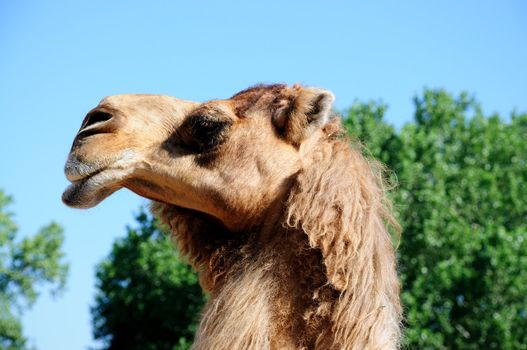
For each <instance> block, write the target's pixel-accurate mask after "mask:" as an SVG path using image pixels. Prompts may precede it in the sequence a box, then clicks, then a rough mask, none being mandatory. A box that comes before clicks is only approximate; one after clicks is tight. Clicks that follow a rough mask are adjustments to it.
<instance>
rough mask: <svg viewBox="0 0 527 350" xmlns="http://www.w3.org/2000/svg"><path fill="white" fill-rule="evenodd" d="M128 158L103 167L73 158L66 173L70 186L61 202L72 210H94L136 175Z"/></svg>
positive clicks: (67, 163) (67, 164) (65, 169)
mask: <svg viewBox="0 0 527 350" xmlns="http://www.w3.org/2000/svg"><path fill="white" fill-rule="evenodd" d="M125 154H126V153H125ZM127 155H128V156H129V154H127ZM129 158H130V157H121V158H120V159H118V160H117V161H113V162H110V164H104V165H103V164H98V163H95V164H90V163H84V162H82V161H79V160H78V159H77V158H76V157H75V156H73V155H70V156H69V157H68V161H67V162H66V166H65V167H64V173H65V175H66V178H67V179H68V180H69V181H70V182H71V184H70V185H69V186H68V187H66V189H65V190H64V193H63V194H62V202H63V203H64V204H66V205H67V206H69V207H72V208H80V209H87V208H92V207H95V206H96V205H97V204H99V203H100V202H102V201H103V200H104V199H105V198H106V197H108V196H110V195H111V194H112V193H114V192H115V191H117V190H119V189H120V188H122V187H123V185H122V183H123V181H124V180H126V179H127V178H128V177H129V176H130V174H131V173H132V171H133V167H132V166H131V164H130V161H129V160H130V159H129Z"/></svg>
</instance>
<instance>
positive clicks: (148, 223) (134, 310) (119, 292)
mask: <svg viewBox="0 0 527 350" xmlns="http://www.w3.org/2000/svg"><path fill="white" fill-rule="evenodd" d="M136 220H137V223H138V227H137V228H127V235H126V237H124V238H122V239H119V240H117V241H116V242H115V243H114V245H113V248H112V251H111V253H110V255H109V257H108V258H106V259H105V260H104V261H103V262H102V263H101V264H99V266H98V267H97V295H96V301H95V306H94V307H93V308H92V317H93V325H94V336H95V338H96V339H98V340H101V341H102V343H103V348H104V349H129V350H133V349H141V350H149V349H152V350H154V349H155V350H163V349H170V350H182V349H187V348H188V347H189V346H190V344H191V342H192V338H193V335H194V332H195V330H196V322H197V319H198V317H199V311H200V309H201V306H202V305H203V302H204V295H203V294H202V292H201V288H200V286H199V283H198V279H197V276H196V274H195V273H194V272H193V271H192V270H191V268H190V266H189V265H188V264H186V263H185V262H183V261H181V260H180V258H179V257H178V255H177V252H176V251H175V250H174V248H173V245H172V243H171V241H170V239H168V235H166V234H165V232H164V230H163V229H162V228H161V227H160V226H159V224H158V222H157V220H154V219H153V218H152V216H151V215H149V214H146V213H145V212H144V211H141V212H140V213H139V215H137V217H136Z"/></svg>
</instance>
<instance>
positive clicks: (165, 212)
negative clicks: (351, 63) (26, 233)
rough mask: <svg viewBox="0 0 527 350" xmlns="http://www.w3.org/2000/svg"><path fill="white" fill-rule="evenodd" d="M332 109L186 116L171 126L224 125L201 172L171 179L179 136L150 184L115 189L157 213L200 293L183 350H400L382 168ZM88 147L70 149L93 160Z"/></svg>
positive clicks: (284, 106) (240, 109)
mask: <svg viewBox="0 0 527 350" xmlns="http://www.w3.org/2000/svg"><path fill="white" fill-rule="evenodd" d="M332 101H333V95H332V94H331V93H329V92H327V91H325V90H321V89H313V88H303V87H301V86H298V85H295V86H293V87H291V88H290V87H287V86H285V85H270V86H266V85H260V86H257V87H254V88H251V89H248V90H245V91H242V92H240V93H238V94H236V95H235V96H233V97H232V98H231V99H229V100H225V101H219V102H214V101H213V102H209V103H208V104H203V105H200V106H194V105H188V106H189V107H188V108H187V109H186V110H185V112H184V114H183V116H181V117H179V119H178V120H180V121H179V122H172V123H176V124H177V123H179V124H177V125H184V123H185V122H184V120H189V119H188V118H190V117H188V116H192V115H195V114H196V113H197V112H196V111H201V110H206V111H215V112H214V115H213V116H210V118H214V120H215V121H218V120H219V121H220V123H221V120H225V121H226V124H225V125H229V127H226V128H225V130H223V129H222V133H223V132H224V133H225V134H221V135H222V136H221V137H222V139H223V138H224V139H225V144H222V145H221V146H218V149H217V150H216V151H214V152H212V153H210V154H209V155H208V156H207V157H208V158H207V159H208V160H207V162H206V163H200V160H199V159H200V158H199V157H196V158H192V159H194V163H190V162H189V161H187V163H183V164H184V166H180V167H181V168H178V169H176V170H177V171H178V172H177V173H174V172H173V171H174V170H170V169H171V168H170V166H172V167H174V166H175V165H171V162H172V159H175V157H176V158H177V157H187V158H188V157H191V154H190V153H188V152H187V153H181V151H179V148H178V147H179V146H177V144H176V145H174V142H176V141H177V140H176V139H177V132H176V134H172V136H170V133H166V132H165V133H164V135H165V136H164V137H162V139H164V140H167V141H164V143H163V146H161V147H160V150H159V151H156V153H154V157H153V158H152V160H150V161H149V162H150V163H151V164H150V165H149V167H148V171H149V173H146V170H144V166H142V167H140V171H137V175H133V176H130V175H128V177H127V179H126V181H124V185H125V186H126V187H128V188H130V189H132V190H134V191H135V192H137V193H139V194H141V195H144V196H146V197H149V198H152V199H155V200H156V201H155V202H154V203H153V205H152V210H153V212H154V213H155V214H156V215H157V216H159V217H160V219H161V220H162V221H163V222H165V223H166V224H167V225H168V226H169V227H170V229H171V231H172V235H173V239H174V241H175V243H176V244H177V246H178V248H179V250H180V251H181V252H182V253H183V254H185V255H187V256H188V258H189V261H190V262H191V264H192V265H193V266H194V267H195V268H196V270H197V271H198V272H199V275H200V283H201V285H202V286H203V288H204V289H205V290H206V291H207V292H209V293H210V300H209V302H208V303H207V305H206V307H205V309H204V311H203V315H202V319H201V323H200V326H199V329H198V331H197V333H196V338H195V342H194V345H193V347H192V349H195V350H202V349H215V350H216V349H217V350H221V349H226V350H227V349H229V350H230V349H350V350H351V349H396V348H397V347H398V340H399V336H400V331H399V328H400V320H401V306H400V303H399V284H398V280H397V276H396V266H395V256H394V251H393V247H392V243H391V240H390V235H389V233H388V231H387V225H391V226H392V227H394V228H395V229H397V223H396V222H395V220H394V218H393V216H392V215H391V213H390V211H391V208H390V203H389V201H388V200H387V198H386V194H385V189H384V187H383V181H382V167H381V166H380V165H379V164H378V163H376V162H375V161H368V160H366V159H365V158H364V157H363V156H362V155H361V150H360V148H359V147H358V146H355V145H353V144H352V143H350V140H348V139H347V138H345V137H343V136H342V135H343V134H344V130H343V128H342V126H341V124H340V120H339V119H338V118H334V117H331V102H332ZM149 103H150V102H149ZM116 104H117V103H115V102H114V103H113V104H112V106H114V105H116ZM157 104H160V102H159V100H157ZM185 106H187V105H185ZM148 109H151V107H148ZM165 109H169V108H168V107H167V108H165ZM120 110H122V109H120ZM207 113H209V112H207ZM223 113H225V115H224V114H223ZM201 114H203V112H200V115H201ZM174 118H175V117H174ZM226 118H227V119H226ZM181 120H183V121H181ZM227 121H228V122H227ZM269 121H270V122H271V124H270V123H269ZM176 129H177V128H176ZM187 131H188V130H187ZM131 133H132V132H130V131H128V134H131ZM174 135H176V136H174ZM188 135H190V136H188ZM188 135H187V136H185V137H191V136H192V135H193V134H192V133H190V134H188ZM149 137H150V138H153V136H149ZM174 140H175V141H174ZM89 146H90V144H88V145H84V146H83V147H81V146H79V147H78V148H80V149H81V151H82V152H84V153H82V154H83V155H84V154H92V151H91V150H90V149H89V148H88V147H89ZM93 147H96V146H93ZM156 147H159V146H155V144H154V145H152V146H149V148H148V149H153V148H154V149H155V148H156ZM266 147H267V148H268V149H266ZM167 150H168V151H167ZM75 152H76V148H74V150H73V151H72V153H73V155H76V153H75ZM79 152H80V151H79ZM178 152H179V153H178ZM266 152H267V153H266ZM145 154H146V153H145ZM143 157H144V156H143ZM105 159H106V158H105ZM141 159H142V160H141V161H142V162H144V158H141ZM185 159H186V158H185ZM152 164H153V165H152ZM156 164H158V165H156ZM174 164H176V163H174ZM177 164H179V163H177ZM74 166H77V164H73V165H70V167H71V168H74ZM165 166H166V167H165ZM152 169H154V170H152ZM166 169H168V170H166ZM215 171H216V172H215ZM134 174H136V173H134ZM181 174H184V177H183V179H184V180H185V182H182V181H183V180H181V179H182V177H181V176H183V175H181ZM196 174H197V175H196ZM211 174H212V175H211ZM172 178H173V179H177V182H170V181H175V180H170V179H172ZM209 179H212V180H211V181H212V185H213V188H212V189H210V186H209V185H208V184H209V182H208V181H209ZM171 183H176V184H175V185H170V184H171ZM249 184H251V185H249ZM114 186H115V185H114ZM185 186H186V187H185ZM79 188H80V189H78V191H77V192H72V193H73V194H74V195H75V196H74V197H73V195H70V196H71V197H72V198H73V199H75V201H76V202H74V204H76V205H77V204H78V203H81V204H79V206H81V205H84V204H83V203H86V202H89V201H90V200H92V197H93V196H92V197H90V196H88V195H86V194H84V193H83V192H82V191H81V190H84V188H83V187H79ZM196 188H197V189H196ZM112 189H113V187H112ZM113 190H115V189H113ZM84 191H85V192H87V190H84ZM79 193H80V194H79ZM83 196H84V197H83ZM79 198H80V199H79ZM86 198H87V199H86ZM97 200H98V199H97ZM101 200H102V199H101ZM65 201H67V202H68V201H72V200H71V199H70V198H69V197H68V198H66V199H65ZM88 205H92V203H91V202H89V203H88Z"/></svg>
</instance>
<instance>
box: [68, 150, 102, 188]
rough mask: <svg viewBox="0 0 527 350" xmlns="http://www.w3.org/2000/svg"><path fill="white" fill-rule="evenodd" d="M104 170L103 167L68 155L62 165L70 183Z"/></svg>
mask: <svg viewBox="0 0 527 350" xmlns="http://www.w3.org/2000/svg"><path fill="white" fill-rule="evenodd" d="M104 170H105V167H96V166H93V165H91V164H86V163H83V162H81V161H79V160H78V159H77V158H76V157H74V156H71V155H70V156H69V157H68V161H67V162H66V165H65V166H64V174H65V175H66V178H67V179H68V181H70V182H71V183H75V182H79V181H82V180H85V179H87V178H90V177H93V176H94V175H97V174H98V173H100V172H102V171H104Z"/></svg>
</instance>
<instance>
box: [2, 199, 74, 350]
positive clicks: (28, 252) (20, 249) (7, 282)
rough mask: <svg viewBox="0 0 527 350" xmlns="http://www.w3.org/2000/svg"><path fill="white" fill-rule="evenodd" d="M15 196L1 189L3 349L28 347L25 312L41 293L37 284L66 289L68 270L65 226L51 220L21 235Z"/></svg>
mask: <svg viewBox="0 0 527 350" xmlns="http://www.w3.org/2000/svg"><path fill="white" fill-rule="evenodd" d="M11 201H12V200H11V198H10V197H7V196H6V195H5V194H4V192H3V191H2V190H0V349H2V350H22V349H27V339H26V338H25V337H24V335H23V332H22V325H21V323H20V316H21V313H22V312H23V311H24V310H25V309H27V308H28V307H30V306H31V305H32V304H33V303H34V302H35V301H36V299H37V297H38V291H37V286H40V285H41V284H44V283H47V284H49V285H51V291H52V292H53V293H57V292H60V291H61V290H63V288H64V285H65V282H66V276H67V272H68V264H66V263H65V262H64V253H63V252H62V250H61V247H62V244H63V240H64V235H63V231H62V228H61V227H60V226H59V225H58V224H56V223H51V224H49V225H47V226H45V227H43V228H42V229H40V231H39V232H38V233H37V234H36V235H34V236H28V237H24V238H22V239H19V238H18V237H17V234H18V228H17V226H16V224H15V222H14V221H13V214H12V213H11V212H9V211H8V205H9V204H10V203H11Z"/></svg>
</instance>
